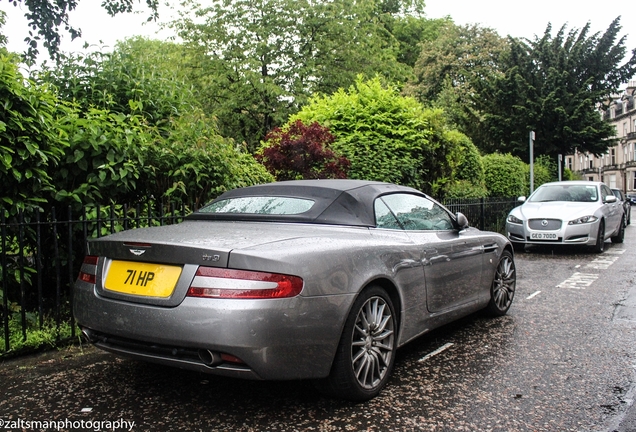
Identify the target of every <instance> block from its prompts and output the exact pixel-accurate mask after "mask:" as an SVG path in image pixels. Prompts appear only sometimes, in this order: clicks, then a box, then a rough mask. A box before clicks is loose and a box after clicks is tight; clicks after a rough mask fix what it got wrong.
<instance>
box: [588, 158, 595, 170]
mask: <svg viewBox="0 0 636 432" xmlns="http://www.w3.org/2000/svg"><path fill="white" fill-rule="evenodd" d="M588 168H589V169H594V159H590V166H589V167H588Z"/></svg>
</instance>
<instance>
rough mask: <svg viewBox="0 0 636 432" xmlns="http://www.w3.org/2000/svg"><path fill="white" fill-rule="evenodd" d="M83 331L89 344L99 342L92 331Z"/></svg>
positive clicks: (83, 329)
mask: <svg viewBox="0 0 636 432" xmlns="http://www.w3.org/2000/svg"><path fill="white" fill-rule="evenodd" d="M81 330H82V336H83V337H84V340H86V341H87V342H89V343H95V342H97V336H96V335H95V333H93V331H92V330H90V329H87V328H82V329H81Z"/></svg>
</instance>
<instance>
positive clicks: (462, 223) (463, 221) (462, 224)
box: [455, 212, 468, 229]
mask: <svg viewBox="0 0 636 432" xmlns="http://www.w3.org/2000/svg"><path fill="white" fill-rule="evenodd" d="M455 218H456V219H457V225H459V228H461V229H465V228H468V219H467V218H466V216H464V214H463V213H461V212H457V213H455Z"/></svg>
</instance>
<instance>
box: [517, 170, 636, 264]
mask: <svg viewBox="0 0 636 432" xmlns="http://www.w3.org/2000/svg"><path fill="white" fill-rule="evenodd" d="M519 200H520V201H522V202H523V204H522V205H520V206H518V207H515V208H514V209H513V210H512V211H511V212H510V214H508V218H507V219H506V235H507V236H508V239H509V240H510V241H511V242H512V244H513V246H514V247H515V250H522V249H523V248H524V247H525V245H584V246H589V247H591V248H592V249H593V250H594V251H595V252H598V253H600V252H603V250H604V249H605V241H606V240H607V239H608V238H611V239H612V243H622V242H623V238H624V236H625V225H624V224H623V211H624V210H623V207H622V205H621V203H620V202H618V200H617V199H616V197H615V196H614V194H613V193H612V191H611V189H610V188H609V187H608V186H607V185H605V184H604V183H601V182H590V181H563V182H553V183H545V184H543V185H541V186H540V187H539V188H537V190H535V191H534V193H533V194H532V195H530V197H529V198H528V199H527V200H526V199H525V197H520V198H519Z"/></svg>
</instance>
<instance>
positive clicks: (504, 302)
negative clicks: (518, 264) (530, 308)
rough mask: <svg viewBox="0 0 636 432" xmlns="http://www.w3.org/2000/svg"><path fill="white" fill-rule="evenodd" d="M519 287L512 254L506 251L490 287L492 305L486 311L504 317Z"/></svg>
mask: <svg viewBox="0 0 636 432" xmlns="http://www.w3.org/2000/svg"><path fill="white" fill-rule="evenodd" d="M516 286H517V271H516V268H515V262H514V260H513V258H512V254H511V253H510V252H508V251H504V252H503V253H502V254H501V258H500V259H499V264H497V269H496V270H495V276H494V277H493V279H492V284H491V287H490V303H488V306H487V308H486V310H487V311H488V312H489V313H490V314H492V315H495V316H502V315H505V314H506V313H507V312H508V309H510V305H511V304H512V299H514V297H515V289H516Z"/></svg>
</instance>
